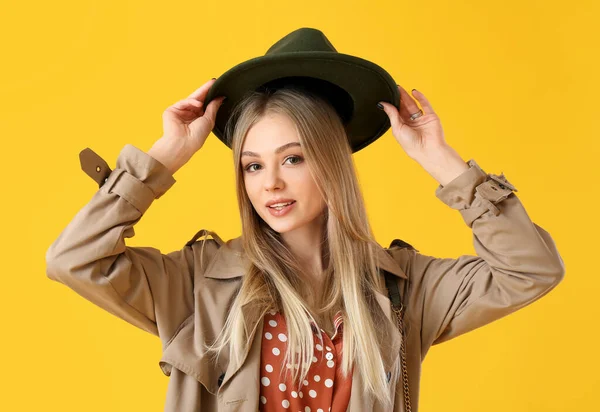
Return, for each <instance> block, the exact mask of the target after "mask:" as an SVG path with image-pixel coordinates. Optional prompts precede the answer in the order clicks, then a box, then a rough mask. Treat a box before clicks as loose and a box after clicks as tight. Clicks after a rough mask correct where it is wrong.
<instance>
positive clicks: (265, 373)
mask: <svg viewBox="0 0 600 412" xmlns="http://www.w3.org/2000/svg"><path fill="white" fill-rule="evenodd" d="M333 324H334V327H335V329H334V334H333V336H328V335H327V333H326V332H325V331H323V329H319V328H318V327H317V325H315V324H314V322H312V321H311V327H312V329H313V333H314V343H315V345H314V346H315V353H314V354H313V356H312V359H311V361H310V362H309V363H310V365H309V370H308V375H307V376H306V379H303V380H302V382H301V384H300V388H298V385H297V382H296V383H295V382H292V376H291V374H292V372H293V371H297V370H298V368H299V365H298V364H295V365H291V364H290V363H287V362H285V353H286V350H287V342H288V337H287V326H286V323H285V318H284V317H283V316H282V315H281V314H280V313H279V312H273V311H271V312H268V314H267V315H265V318H264V322H263V330H262V334H263V335H262V347H261V368H260V371H261V372H260V373H261V376H260V382H261V385H260V402H259V405H258V406H259V411H261V412H272V411H281V410H290V411H304V412H324V411H328V412H345V411H346V410H347V407H348V403H349V400H350V391H351V388H352V371H350V374H349V376H348V377H344V376H343V375H342V371H341V367H340V363H341V362H340V361H341V359H342V341H343V338H342V335H343V317H342V314H341V312H338V313H337V314H336V315H335V317H334V319H333ZM318 330H321V332H322V337H323V342H322V343H321V340H320V339H319V337H318V336H317V332H316V331H318ZM274 337H275V338H276V339H274ZM296 353H298V352H296ZM323 355H325V356H323ZM298 389H300V390H298ZM305 394H306V396H304V395H305Z"/></svg>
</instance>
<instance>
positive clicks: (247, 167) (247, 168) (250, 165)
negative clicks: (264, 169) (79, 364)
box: [244, 163, 260, 172]
mask: <svg viewBox="0 0 600 412" xmlns="http://www.w3.org/2000/svg"><path fill="white" fill-rule="evenodd" d="M252 166H260V165H259V164H258V163H250V164H249V165H248V166H246V168H245V169H244V170H245V171H246V172H253V171H254V170H250V168H251V167H252Z"/></svg>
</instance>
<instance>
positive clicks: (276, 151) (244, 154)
mask: <svg viewBox="0 0 600 412" xmlns="http://www.w3.org/2000/svg"><path fill="white" fill-rule="evenodd" d="M294 146H299V147H301V146H300V143H299V142H290V143H286V144H284V145H283V146H279V147H278V148H277V149H275V154H279V153H281V152H283V151H284V150H286V149H288V148H290V147H294ZM242 156H252V157H260V155H259V154H258V153H254V152H250V151H246V152H242Z"/></svg>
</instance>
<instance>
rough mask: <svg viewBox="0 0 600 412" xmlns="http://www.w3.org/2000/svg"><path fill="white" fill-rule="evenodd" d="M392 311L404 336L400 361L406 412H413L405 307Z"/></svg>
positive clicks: (401, 306)
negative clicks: (403, 320)
mask: <svg viewBox="0 0 600 412" xmlns="http://www.w3.org/2000/svg"><path fill="white" fill-rule="evenodd" d="M392 310H393V311H394V313H395V314H396V320H397V324H398V329H399V330H400V333H401V334H402V344H401V345H400V361H401V362H402V382H403V383H404V407H405V409H406V412H412V408H411V406H410V393H409V389H408V370H407V367H406V346H405V344H404V341H405V338H404V325H403V322H402V311H403V310H404V305H403V304H400V309H398V308H396V307H394V305H392Z"/></svg>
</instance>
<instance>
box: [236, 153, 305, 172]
mask: <svg viewBox="0 0 600 412" xmlns="http://www.w3.org/2000/svg"><path fill="white" fill-rule="evenodd" d="M292 158H298V159H299V162H298V163H301V162H302V160H304V159H303V158H302V156H297V155H292V156H288V157H286V158H285V160H284V162H285V161H287V160H288V159H292ZM298 163H294V164H298ZM254 165H258V163H250V164H249V165H247V166H246V167H245V168H244V170H245V171H246V172H248V173H253V172H256V170H250V168H251V167H252V166H254Z"/></svg>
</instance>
